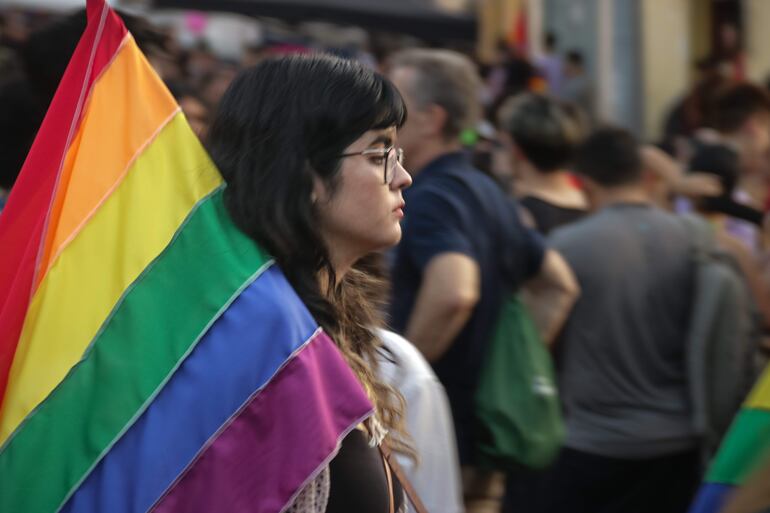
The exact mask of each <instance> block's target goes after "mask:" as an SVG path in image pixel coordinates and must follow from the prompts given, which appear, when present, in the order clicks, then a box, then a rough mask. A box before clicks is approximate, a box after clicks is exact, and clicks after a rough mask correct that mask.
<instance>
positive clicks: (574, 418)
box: [537, 127, 700, 513]
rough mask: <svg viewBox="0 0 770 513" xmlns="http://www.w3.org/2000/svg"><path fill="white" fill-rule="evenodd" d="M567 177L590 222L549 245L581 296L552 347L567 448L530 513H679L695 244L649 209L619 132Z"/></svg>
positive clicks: (692, 485)
mask: <svg viewBox="0 0 770 513" xmlns="http://www.w3.org/2000/svg"><path fill="white" fill-rule="evenodd" d="M575 169H576V171H577V172H578V173H580V175H581V176H582V178H583V182H584V185H585V188H586V191H587V193H588V196H589V198H590V200H591V203H592V205H593V207H594V208H595V213H594V214H592V215H590V216H588V217H586V218H584V219H582V220H580V221H577V222H576V223H573V224H570V225H568V226H565V227H563V228H560V229H557V230H556V231H554V232H553V233H552V235H551V236H550V239H549V240H550V242H551V243H552V244H553V247H554V248H555V249H557V250H558V251H559V252H561V253H562V254H563V255H564V257H565V259H566V260H567V262H568V263H569V265H570V267H572V269H573V270H574V272H575V275H576V277H577V280H578V283H579V286H580V289H581V296H580V297H579V298H578V300H577V302H576V303H575V306H574V308H573V310H572V312H571V314H570V316H569V319H568V321H567V323H566V324H565V327H564V330H563V332H562V335H561V337H560V340H559V342H558V345H557V347H556V359H557V374H558V382H559V391H560V394H561V399H562V402H563V406H564V416H565V424H566V431H567V434H566V440H565V444H564V445H565V446H564V449H563V450H562V452H561V454H560V455H559V457H558V459H557V461H556V462H555V464H554V466H553V467H552V468H551V469H550V470H549V471H548V472H547V473H546V475H545V476H544V478H543V486H542V493H541V494H540V497H539V503H540V504H539V508H538V509H537V511H540V512H542V513H556V512H563V511H570V512H574V513H597V512H601V513H614V512H618V513H619V512H623V513H634V512H639V513H643V512H644V513H649V512H651V511H654V512H656V513H668V512H670V513H679V512H682V511H686V509H687V506H688V504H689V501H690V499H691V497H692V495H693V493H694V491H695V490H696V488H697V484H698V481H699V478H700V458H699V450H698V440H697V437H696V434H695V431H694V426H693V422H692V419H691V415H690V410H691V406H690V401H689V396H688V388H687V366H686V360H685V354H686V351H685V345H686V341H687V334H688V328H689V318H690V311H691V305H692V290H693V286H694V269H693V264H692V262H693V260H692V257H691V239H692V237H691V236H690V233H689V231H688V229H687V226H686V225H685V223H683V222H682V220H681V219H679V218H678V217H677V216H675V215H673V214H670V213H668V212H665V211H664V210H661V209H659V208H657V207H656V206H654V204H653V203H652V201H651V198H650V192H649V190H647V188H646V180H645V177H644V173H645V170H644V166H643V165H642V160H641V156H640V151H639V146H638V144H637V142H636V140H635V139H634V137H633V136H632V135H631V134H629V133H628V132H626V131H624V130H622V129H618V128H611V127H608V128H602V129H599V130H597V131H596V132H595V133H593V134H592V135H591V136H589V137H588V138H587V139H586V140H585V141H584V142H583V143H582V144H581V146H580V147H579V148H578V150H577V152H576V155H575Z"/></svg>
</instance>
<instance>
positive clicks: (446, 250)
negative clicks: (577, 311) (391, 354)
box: [389, 50, 577, 511]
mask: <svg viewBox="0 0 770 513" xmlns="http://www.w3.org/2000/svg"><path fill="white" fill-rule="evenodd" d="M389 76H390V78H391V79H392V80H393V82H394V83H395V84H396V87H398V89H399V91H401V94H402V95H403V97H404V100H405V102H406V105H407V107H408V109H409V119H408V120H407V122H406V123H405V124H404V127H403V128H402V129H401V131H400V132H399V141H400V142H401V144H402V146H403V147H404V150H405V152H406V156H407V164H408V166H409V167H410V169H412V170H413V171H414V176H415V179H414V185H413V187H412V189H410V192H408V193H406V194H405V198H406V200H407V202H408V204H409V207H407V210H406V219H405V222H404V237H403V239H402V241H401V243H400V244H399V246H398V247H397V250H396V253H395V260H394V266H393V272H392V275H393V295H392V298H393V300H392V306H391V325H392V327H393V328H394V329H395V330H396V331H397V332H400V333H402V334H404V335H405V337H406V338H407V339H408V340H410V341H411V342H412V343H413V344H415V345H416V346H417V347H418V348H419V349H420V351H421V352H422V353H423V355H424V356H425V358H426V359H427V360H428V361H429V362H430V363H431V364H432V365H433V369H434V370H435V372H436V374H437V375H438V377H439V379H440V380H441V382H442V384H443V385H444V387H445V388H446V391H447V395H448V397H449V402H450V405H451V408H452V415H453V417H454V423H455V431H456V435H457V441H458V449H459V456H460V462H461V464H462V465H464V466H465V469H464V478H465V479H464V480H465V495H466V507H467V509H468V511H482V508H484V507H487V504H490V503H491V505H492V507H495V504H497V503H498V502H499V500H500V498H501V496H502V476H495V475H493V474H490V473H488V472H481V471H476V469H474V468H473V464H474V441H475V436H476V433H475V431H474V429H475V426H474V420H475V419H474V399H473V397H474V393H475V391H476V388H477V383H478V379H479V374H480V372H481V367H482V362H483V359H484V355H485V351H486V347H487V344H488V342H489V340H490V339H491V337H492V332H493V328H494V325H495V322H496V321H497V316H498V313H499V311H500V308H501V306H502V304H503V301H504V300H505V299H507V298H508V296H509V295H510V294H512V293H513V292H515V291H516V290H517V289H519V288H520V287H521V286H522V285H523V284H524V283H525V282H527V283H529V286H530V287H532V288H533V290H535V289H536V290H537V296H535V299H534V300H533V301H532V302H530V304H529V306H530V308H531V310H532V313H533V316H534V317H535V318H536V320H539V326H540V328H541V330H542V332H543V334H544V338H545V339H547V340H550V339H552V338H553V336H554V335H555V333H556V331H558V329H559V327H560V325H561V323H562V322H563V319H564V318H565V317H566V315H567V312H568V309H569V306H570V305H571V304H572V301H574V297H575V295H576V294H577V289H576V287H575V284H574V280H573V279H572V274H571V273H570V271H569V269H568V268H567V266H566V265H565V264H564V261H563V259H562V258H561V257H560V256H559V255H558V254H557V253H555V252H554V251H551V250H548V249H546V248H545V247H544V245H543V243H542V240H541V238H540V236H539V235H538V234H537V233H535V232H534V231H532V230H529V229H527V228H525V227H524V226H523V225H522V224H521V221H520V220H519V217H518V212H517V207H516V204H515V202H514V201H513V200H512V199H510V198H508V197H507V195H506V194H505V192H504V191H503V190H502V189H501V188H500V187H499V186H498V185H497V184H496V183H495V182H494V181H493V180H492V178H490V177H489V176H487V175H485V174H484V173H482V172H481V171H479V170H477V169H475V168H474V167H472V166H471V164H470V163H469V161H468V159H467V157H466V155H464V154H463V153H462V151H461V149H462V146H461V144H460V141H459V135H460V133H461V132H462V131H463V130H464V129H466V128H469V127H472V126H473V125H474V124H475V123H476V120H477V118H478V116H479V110H480V109H479V105H478V88H479V78H478V76H477V74H476V70H475V69H474V67H473V65H472V64H471V62H470V61H469V60H468V59H467V58H465V57H463V56H461V55H460V54H457V53H454V52H450V51H446V50H409V51H406V52H404V53H401V54H398V55H396V56H395V57H394V58H393V60H392V62H391V67H390V72H389Z"/></svg>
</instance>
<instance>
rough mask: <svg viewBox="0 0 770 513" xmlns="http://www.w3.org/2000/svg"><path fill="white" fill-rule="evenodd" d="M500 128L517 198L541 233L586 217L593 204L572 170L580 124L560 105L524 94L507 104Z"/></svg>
mask: <svg viewBox="0 0 770 513" xmlns="http://www.w3.org/2000/svg"><path fill="white" fill-rule="evenodd" d="M500 126H501V129H502V139H503V141H504V145H505V146H506V147H507V149H508V154H509V155H510V156H511V159H510V160H511V162H512V167H513V168H514V169H513V172H514V175H515V177H516V180H517V181H516V193H517V195H518V197H519V201H520V203H521V205H522V206H523V207H524V208H526V209H527V211H528V212H529V214H530V215H531V216H532V219H533V221H534V223H535V227H536V228H537V229H538V231H540V233H543V234H548V233H549V232H550V231H551V230H553V229H554V228H556V227H558V226H561V225H563V224H566V223H570V222H572V221H576V220H577V219H580V218H581V217H583V216H584V215H585V214H586V213H587V211H588V200H587V199H586V197H585V195H584V194H583V192H582V191H581V190H580V189H579V188H578V187H577V186H576V184H575V180H574V177H573V176H572V174H571V173H570V172H569V171H568V169H567V167H568V166H569V165H570V164H571V163H572V156H573V153H574V151H575V148H576V146H577V144H578V143H579V142H580V139H581V136H582V133H581V128H580V126H579V124H578V122H577V120H575V119H574V118H572V117H571V116H570V115H569V114H568V112H567V111H566V110H565V109H564V108H563V107H562V105H561V104H560V103H559V102H558V101H557V100H554V99H552V98H549V97H547V96H543V95H539V94H535V93H524V94H521V95H518V96H514V97H513V98H511V99H509V100H508V101H507V102H506V103H505V104H503V107H502V109H501V111H500Z"/></svg>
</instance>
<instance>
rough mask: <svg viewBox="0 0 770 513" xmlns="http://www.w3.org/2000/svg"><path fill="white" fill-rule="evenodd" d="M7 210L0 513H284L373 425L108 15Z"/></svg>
mask: <svg viewBox="0 0 770 513" xmlns="http://www.w3.org/2000/svg"><path fill="white" fill-rule="evenodd" d="M87 16H88V25H87V28H86V30H85V32H84V34H83V36H82V38H81V40H80V42H79V44H78V46H77V49H76V50H75V53H74V55H73V56H72V59H71V61H70V63H69V66H68V68H67V71H66V73H65V75H64V77H63V78H62V81H61V83H60V85H59V89H58V91H57V93H56V96H55V97H54V99H53V102H52V104H51V106H50V108H49V111H48V113H47V115H46V118H45V121H44V122H43V125H42V127H41V129H40V131H39V133H38V136H37V139H36V140H35V143H34V145H33V147H32V149H31V151H30V154H29V156H28V158H27V160H26V162H25V164H24V167H23V169H22V172H21V175H20V177H19V180H18V181H17V184H16V186H15V187H14V189H13V191H12V193H11V195H10V198H9V200H8V203H7V206H6V209H5V210H4V212H3V214H2V215H1V216H0V247H1V248H2V251H0V397H2V403H1V404H0V511H2V512H8V513H10V512H24V513H46V512H49V513H54V512H70V511H71V512H78V513H85V512H96V511H109V512H111V513H124V512H125V513H128V512H142V513H144V512H146V511H158V512H177V511H178V512H182V511H184V512H191V513H194V512H204V511H205V512H209V511H228V512H240V511H249V512H264V513H277V512H279V511H281V510H282V509H283V508H284V507H285V505H286V504H287V503H289V502H290V501H291V500H292V498H293V497H294V496H295V495H296V494H297V493H298V490H301V487H302V486H303V485H304V484H305V483H306V482H308V481H309V480H311V479H312V478H313V477H314V476H315V475H316V474H317V472H318V471H319V470H320V469H321V468H323V466H324V465H325V464H326V463H327V462H328V461H329V459H330V458H332V457H333V456H334V454H335V452H336V450H337V449H338V447H339V443H340V441H341V439H342V438H343V437H344V436H345V435H346V434H347V433H348V432H349V431H350V430H351V429H353V428H354V427H355V426H356V425H358V424H359V423H360V422H361V421H362V420H364V419H365V418H367V417H368V416H369V415H370V414H371V412H372V405H371V403H370V401H369V399H368V398H367V395H366V393H365V391H364V390H363V388H362V386H361V385H360V382H359V381H358V380H357V379H356V377H355V375H354V374H353V372H352V371H351V370H350V368H349V367H348V365H347V364H346V363H345V361H344V359H343V357H342V355H341V354H340V353H339V351H338V350H337V348H336V346H335V344H334V343H333V341H331V340H330V339H329V337H328V336H327V335H326V334H325V333H324V332H323V331H322V330H321V329H319V327H318V325H317V323H316V322H315V321H314V320H313V318H312V317H311V315H310V313H309V312H308V310H307V309H306V308H305V306H304V305H303V303H302V302H301V301H300V299H299V298H298V296H297V295H296V293H295V292H294V291H293V290H292V288H291V286H290V285H289V283H288V282H287V281H286V279H285V277H284V275H283V274H282V273H281V271H280V269H278V267H277V266H275V265H274V263H273V261H272V260H271V258H270V257H269V256H268V255H267V254H265V252H264V251H263V250H261V249H260V248H259V247H257V245H255V244H254V242H253V241H252V240H251V239H249V238H248V237H247V236H245V235H244V234H243V233H242V232H240V231H239V230H238V229H237V228H236V227H235V226H234V224H233V223H232V221H231V219H230V218H229V216H228V214H227V213H226V211H225V208H224V206H223V201H222V191H223V187H224V186H223V182H222V178H221V176H220V174H219V173H218V171H217V170H216V168H215V167H214V165H213V163H212V162H211V161H210V159H209V157H208V156H207V155H206V153H205V151H204V150H203V148H202V146H201V145H200V143H199V142H198V140H197V139H196V137H195V136H194V134H193V133H192V131H191V130H190V127H189V126H188V124H187V122H186V120H185V118H184V116H183V114H182V113H181V111H180V109H179V106H178V105H177V104H176V102H175V101H174V99H173V98H172V97H171V95H170V94H169V92H168V90H167V89H166V87H165V86H164V85H163V83H162V82H161V81H160V79H159V78H158V76H157V75H156V74H155V73H154V72H153V70H152V68H151V67H150V65H149V64H148V62H147V60H146V59H145V58H144V56H143V55H142V53H141V52H140V51H139V49H138V48H137V45H136V43H135V41H134V39H133V38H132V36H131V35H130V34H129V33H128V32H127V31H126V29H125V27H124V25H123V23H122V22H121V20H120V19H119V17H117V16H116V15H115V13H114V12H113V11H112V10H111V9H110V8H109V7H108V6H107V5H106V4H105V3H104V0H88V3H87Z"/></svg>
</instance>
